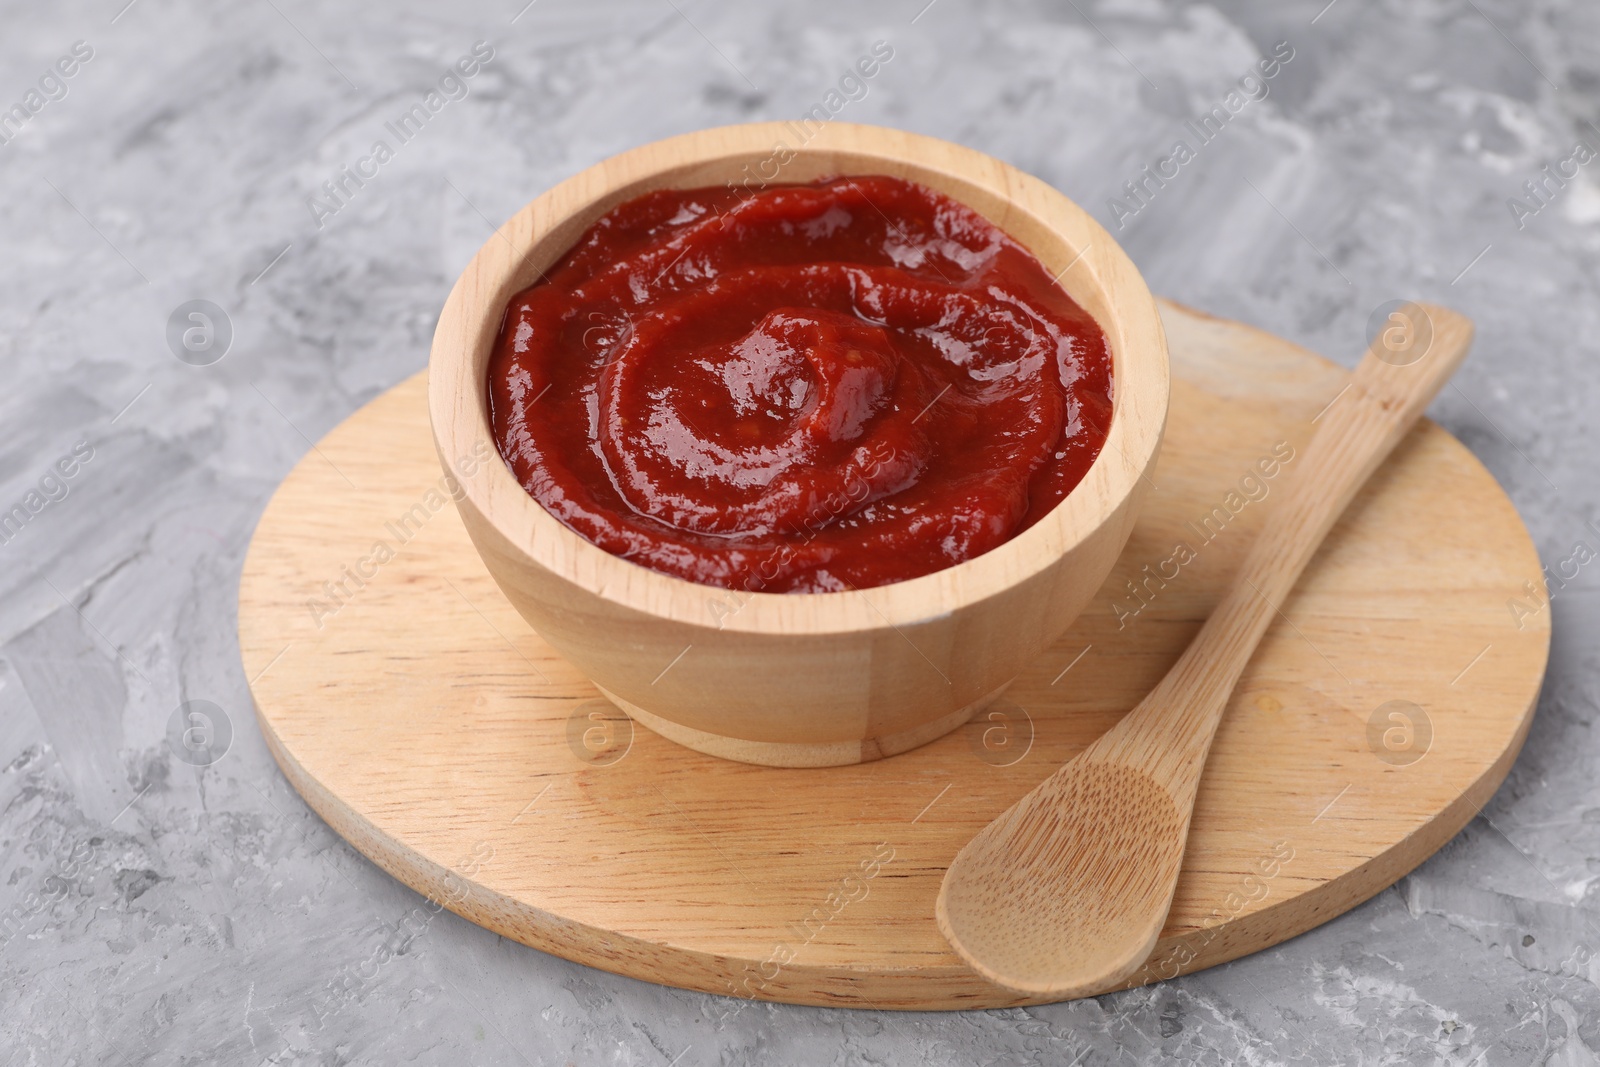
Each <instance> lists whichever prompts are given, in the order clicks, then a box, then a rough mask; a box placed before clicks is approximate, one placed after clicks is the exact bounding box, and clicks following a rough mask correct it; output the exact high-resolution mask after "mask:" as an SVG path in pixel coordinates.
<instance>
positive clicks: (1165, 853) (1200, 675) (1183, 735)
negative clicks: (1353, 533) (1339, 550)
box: [936, 304, 1472, 998]
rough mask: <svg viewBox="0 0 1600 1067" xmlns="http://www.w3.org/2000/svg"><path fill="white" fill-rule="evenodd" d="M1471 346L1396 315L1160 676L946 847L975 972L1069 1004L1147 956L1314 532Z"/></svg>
mask: <svg viewBox="0 0 1600 1067" xmlns="http://www.w3.org/2000/svg"><path fill="white" fill-rule="evenodd" d="M1471 343H1472V323H1471V321H1469V320H1468V319H1466V318H1465V317H1463V316H1461V315H1458V314H1456V313H1455V312H1453V311H1449V310H1446V309H1445V308H1440V307H1435V306H1432V305H1424V304H1407V305H1404V306H1402V307H1401V308H1400V310H1398V311H1396V312H1395V313H1394V314H1392V315H1391V316H1390V317H1389V320H1388V322H1387V324H1386V325H1385V328H1384V329H1383V330H1382V331H1381V332H1380V334H1379V336H1378V337H1377V338H1376V339H1375V340H1374V341H1373V344H1372V345H1371V347H1369V348H1368V350H1367V354H1366V356H1365V357H1364V358H1363V359H1362V361H1361V364H1360V366H1358V367H1357V368H1356V371H1355V375H1354V376H1353V377H1352V379H1351V381H1350V385H1349V386H1348V387H1347V388H1346V389H1345V391H1344V392H1343V393H1341V394H1339V396H1338V397H1336V398H1335V399H1334V400H1333V401H1332V402H1331V403H1330V404H1329V406H1328V407H1327V408H1326V409H1324V411H1323V413H1322V414H1321V415H1320V416H1318V419H1317V420H1315V421H1319V422H1320V423H1321V425H1320V426H1319V427H1318V429H1317V431H1316V433H1315V434H1314V435H1313V436H1312V438H1311V442H1310V444H1309V445H1308V446H1307V447H1306V450H1305V457H1304V458H1303V459H1302V460H1301V461H1300V467H1299V469H1298V470H1297V471H1295V472H1294V475H1293V477H1292V478H1291V479H1290V480H1289V481H1288V482H1287V484H1285V486H1284V488H1283V495H1282V496H1281V497H1280V498H1279V501H1278V503H1277V505H1276V506H1275V507H1274V508H1273V509H1272V511H1271V512H1270V514H1269V515H1268V517H1267V520H1266V524H1265V526H1264V527H1263V528H1262V530H1261V533H1260V534H1259V535H1258V536H1257V538H1256V541H1255V543H1254V544H1253V545H1252V546H1251V548H1250V552H1249V554H1248V555H1247V556H1246V558H1245V560H1244V563H1243V565H1242V566H1241V567H1240V569H1239V572H1238V574H1236V575H1235V576H1234V579H1233V581H1232V583H1231V584H1230V585H1229V586H1228V588H1227V590H1226V591H1225V592H1224V593H1223V596H1222V600H1221V602H1220V603H1219V604H1218V605H1217V608H1216V610H1215V611H1214V612H1212V614H1211V617H1210V618H1209V619H1207V620H1206V623H1205V625H1204V626H1203V627H1202V628H1201V630H1200V632H1199V634H1198V635H1197V636H1196V637H1195V639H1194V641H1193V642H1192V643H1191V644H1190V645H1189V647H1188V648H1187V649H1186V650H1185V651H1184V653H1183V655H1182V656H1181V657H1180V658H1179V659H1178V662H1177V663H1176V664H1174V665H1173V667H1172V669H1171V670H1170V671H1168V672H1167V675H1166V677H1165V678H1163V679H1162V680H1161V681H1160V683H1158V684H1157V685H1156V687H1155V688H1154V689H1153V690H1151V691H1150V693H1149V695H1147V696H1146V697H1145V698H1144V699H1143V700H1142V701H1140V702H1139V704H1138V706H1137V707H1135V708H1134V709H1133V710H1132V711H1131V712H1129V713H1128V714H1127V715H1126V716H1124V717H1123V719H1122V721H1121V722H1119V723H1118V724H1117V725H1116V726H1114V727H1113V728H1112V729H1111V730H1110V731H1108V732H1107V733H1106V734H1104V735H1103V736H1102V737H1100V738H1099V739H1098V740H1097V741H1095V742H1094V743H1093V744H1092V745H1090V746H1089V747H1088V748H1087V749H1085V750H1084V751H1083V752H1082V753H1080V754H1079V755H1078V756H1077V757H1076V758H1075V759H1073V760H1071V761H1069V762H1068V763H1067V764H1066V765H1065V766H1063V767H1062V768H1061V769H1060V770H1058V771H1056V772H1055V773H1054V774H1052V775H1051V776H1050V777H1049V778H1046V779H1045V780H1044V781H1043V782H1041V783H1040V784H1039V785H1038V786H1037V787H1035V788H1034V789H1033V791H1032V792H1030V793H1028V794H1027V795H1026V796H1024V797H1023V798H1022V799H1021V800H1019V801H1017V802H1016V803H1015V804H1013V805H1012V806H1011V807H1010V808H1008V809H1007V810H1006V811H1005V812H1004V813H1003V814H1002V815H1001V816H1000V817H999V818H997V819H996V820H995V821H994V822H992V823H990V824H989V825H988V826H986V827H984V829H983V830H982V831H981V832H980V833H979V834H978V836H977V837H975V838H973V839H972V840H971V841H969V842H968V843H967V845H966V847H965V848H963V849H962V850H961V852H960V853H959V854H957V856H956V858H955V860H954V862H952V863H951V865H950V869H949V870H948V871H946V872H945V876H944V884H943V885H942V886H941V887H940V890H939V899H938V904H937V907H936V914H937V917H938V922H939V930H940V932H941V933H943V934H944V936H945V938H946V939H947V940H948V941H949V942H950V945H951V947H953V948H954V949H955V950H956V952H957V953H959V954H960V955H961V957H962V958H963V959H965V960H966V961H967V963H969V964H970V965H971V966H972V968H973V970H975V971H977V972H978V973H979V974H981V975H983V976H984V977H985V978H988V979H989V980H990V981H992V982H994V983H996V984H997V985H1000V986H1004V987H1006V988H1008V989H1012V990H1015V991H1016V992H1019V993H1025V994H1029V995H1033V996H1050V997H1059V998H1067V997H1076V996H1083V995H1087V994H1092V993H1100V992H1104V991H1106V990H1108V989H1110V988H1112V987H1114V986H1115V985H1117V984H1118V983H1120V982H1122V981H1124V980H1125V979H1127V978H1128V977H1129V976H1130V975H1132V974H1133V973H1134V971H1135V970H1137V969H1138V967H1139V965H1140V964H1141V963H1143V962H1144V961H1145V959H1146V958H1147V957H1148V956H1149V955H1150V953H1151V951H1152V950H1153V949H1154V948H1155V944H1156V938H1157V937H1158V936H1159V935H1160V933H1161V928H1162V926H1163V925H1164V924H1165V922H1166V917H1167V910H1168V909H1169V908H1170V907H1171V906H1172V893H1173V889H1174V887H1175V886H1176V885H1177V881H1178V871H1179V868H1180V867H1181V866H1182V861H1183V851H1184V844H1185V841H1186V840H1187V838H1188V836H1189V819H1190V816H1191V815H1192V814H1193V812H1194V798H1195V791H1196V789H1197V787H1198V785H1199V782H1200V774H1201V771H1202V770H1203V768H1204V767H1205V762H1206V754H1207V752H1209V751H1210V748H1211V739H1212V737H1213V736H1215V734H1216V730H1217V724H1218V722H1219V721H1220V720H1221V718H1222V712H1223V709H1224V708H1225V707H1226V706H1227V702H1228V697H1229V695H1230V694H1231V693H1232V691H1233V687H1234V685H1235V683H1237V682H1238V680H1239V675H1240V674H1241V673H1242V672H1243V671H1244V668H1245V665H1246V664H1247V663H1248V662H1249V660H1250V657H1251V655H1252V654H1253V653H1254V652H1255V648H1256V645H1257V644H1258V643H1259V642H1260V640H1261V635H1262V634H1263V633H1265V632H1266V629H1267V626H1268V624H1269V623H1271V622H1272V620H1273V619H1274V618H1275V617H1277V616H1278V614H1279V610H1278V609H1279V608H1280V607H1281V606H1282V604H1283V602H1284V600H1285V598H1286V597H1287V596H1288V595H1289V592H1290V590H1291V589H1292V588H1293V586H1294V583H1295V580H1296V579H1297V578H1298V577H1299V576H1300V572H1301V571H1302V570H1304V569H1305V566H1306V564H1307V563H1308V562H1309V561H1310V560H1311V557H1312V556H1313V555H1314V554H1315V553H1316V550H1317V547H1318V546H1319V545H1320V544H1321V543H1322V539H1323V537H1324V536H1326V534H1327V532H1328V530H1329V529H1331V528H1332V526H1333V524H1334V522H1335V520H1337V519H1338V517H1339V515H1340V513H1341V512H1343V511H1344V509H1345V506H1346V505H1347V504H1349V503H1350V501H1351V499H1352V498H1353V497H1354V496H1355V494H1356V492H1357V490H1359V489H1360V488H1361V486H1362V484H1363V483H1364V482H1365V481H1366V480H1367V478H1368V476H1369V475H1371V474H1372V472H1373V471H1374V470H1376V469H1377V467H1378V465H1379V464H1380V463H1381V462H1382V461H1383V460H1384V458H1385V457H1386V456H1388V454H1389V452H1390V451H1391V450H1392V449H1393V448H1394V446H1395V445H1396V444H1397V443H1398V442H1399V441H1400V439H1401V438H1402V437H1404V436H1405V435H1406V432H1407V431H1408V430H1410V428H1411V425H1412V423H1414V422H1415V421H1416V420H1417V417H1418V416H1419V415H1421V414H1422V411H1423V409H1424V408H1426V407H1427V406H1428V402H1429V401H1430V400H1432V399H1433V397H1434V395H1435V394H1436V393H1438V391H1439V390H1440V389H1441V388H1442V387H1443V386H1444V383H1445V382H1446V381H1447V380H1448V379H1449V377H1450V375H1451V374H1452V373H1454V372H1455V369H1456V368H1457V367H1458V366H1460V364H1461V361H1462V360H1463V359H1464V358H1466V354H1467V348H1468V346H1469V345H1470V344H1471ZM1261 800H1262V803H1263V804H1269V803H1271V802H1272V798H1271V797H1262V798H1261Z"/></svg>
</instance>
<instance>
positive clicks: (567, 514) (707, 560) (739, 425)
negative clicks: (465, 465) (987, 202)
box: [488, 177, 1112, 593]
mask: <svg viewBox="0 0 1600 1067" xmlns="http://www.w3.org/2000/svg"><path fill="white" fill-rule="evenodd" d="M488 384H489V400H490V422H491V426H492V428H493V431H494V435H495V439H496V441H497V442H498V444H499V447H500V453H501V455H502V456H503V457H504V458H505V460H506V463H507V464H508V466H509V467H510V469H511V471H512V473H513V474H515V476H516V478H517V480H518V481H519V482H521V483H522V485H523V486H524V487H525V488H526V489H527V490H528V492H529V493H530V494H532V495H533V497H534V498H535V499H536V500H538V501H539V503H540V504H542V505H543V506H544V507H545V508H546V509H547V510H548V511H549V512H550V513H551V514H553V515H554V516H555V517H556V518H557V519H559V520H560V521H561V522H563V523H565V524H566V525H567V526H568V527H569V528H571V529H572V530H574V531H575V532H577V533H578V534H579V535H581V536H583V537H585V538H587V539H588V540H589V541H591V542H593V543H594V544H596V545H598V546H599V547H601V548H603V549H605V550H606V551H608V552H611V553H613V554H615V555H618V556H621V557H623V558H625V559H630V560H633V561H634V562H636V563H639V564H641V565H643V566H646V567H650V568H653V569H655V570H657V571H661V572H663V573H665V574H671V575H676V576H678V577H680V578H686V579H688V580H690V581H695V582H701V583H705V584H708V585H714V586H721V587H724V588H729V589H739V590H745V591H750V592H796V593H805V592H829V591H836V590H843V589H853V588H865V587H871V586H878V585H883V584H885V583H888V582H896V581H901V580H904V579H907V578H914V577H917V576H919V575H923V574H928V573H931V572H933V571H936V570H940V569H942V568H944V567H949V566H951V565H953V564H956V563H960V562H961V561H963V560H967V559H971V558H972V557H974V556H977V555H980V554H982V553H984V552H987V551H989V550H990V549H992V548H994V547H996V546H997V545H1000V544H1003V543H1004V542H1005V541H1007V540H1009V539H1010V538H1012V537H1014V536H1016V534H1018V533H1019V532H1021V531H1022V530H1025V529H1027V528H1028V527H1029V526H1031V525H1032V524H1033V523H1035V522H1037V521H1038V520H1039V519H1040V518H1042V517H1043V516H1044V515H1045V513H1047V512H1048V511H1049V510H1050V509H1051V508H1053V507H1054V506H1055V505H1056V504H1057V503H1059V502H1060V501H1061V499H1062V498H1063V497H1065V496H1066V495H1067V494H1068V493H1069V492H1071V491H1072V488H1073V487H1074V486H1075V485H1077V484H1078V482H1079V481H1080V480H1081V479H1082V478H1083V476H1084V474H1085V472H1087V471H1088V469H1089V466H1090V464H1091V463H1093V462H1094V459H1095V457H1096V455H1098V454H1099V452H1100V449H1101V447H1102V446H1103V444H1104V442H1105V437H1106V432H1107V429H1108V428H1109V426H1110V422H1111V410H1112V380H1111V359H1110V355H1109V353H1108V350H1107V347H1106V341H1105V337H1104V335H1103V333H1102V332H1101V330H1100V328H1099V326H1098V325H1096V323H1095V322H1094V320H1093V319H1092V318H1090V316H1089V315H1088V314H1087V313H1086V312H1085V311H1084V310H1083V309H1082V308H1080V307H1079V306H1078V305H1077V304H1075V303H1074V302H1073V301H1072V299H1071V298H1070V297H1069V296H1068V295H1067V294H1066V292H1065V291H1064V290H1062V289H1061V288H1060V287H1059V286H1058V285H1056V284H1055V282H1054V280H1053V279H1052V278H1051V276H1050V273H1049V272H1048V271H1046V270H1045V269H1044V267H1043V266H1042V265H1041V264H1040V263H1039V261H1038V260H1036V259H1034V258H1033V256H1032V255H1031V254H1029V253H1028V252H1027V251H1026V250H1025V249H1023V248H1022V247H1021V246H1020V245H1018V244H1017V243H1016V242H1015V241H1013V240H1012V239H1011V238H1009V237H1008V236H1006V235H1005V234H1004V233H1002V232H1001V231H1000V230H999V229H997V228H996V227H995V226H994V225H992V224H991V223H989V222H988V221H987V220H985V219H984V218H983V217H981V216H980V215H978V214H977V213H976V212H974V211H972V210H971V209H969V208H967V207H965V206H963V205H961V204H959V203H957V202H956V201H954V200H952V199H950V198H949V197H946V196H943V195H941V194H939V193H936V192H934V191H932V190H930V189H927V188H925V187H923V186H920V185H916V184H913V183H910V182H906V181H902V180H899V179H896V178H889V177H858V178H838V179H832V180H825V181H819V182H816V183H814V184H810V185H773V186H768V187H766V188H764V189H762V190H761V191H760V192H757V193H754V194H752V193H751V192H749V191H748V190H745V189H739V190H736V189H731V188H704V189H688V190H662V191H659V192H653V193H648V194H645V195H644V196H641V197H638V198H637V199H634V200H631V201H628V202H627V203H624V204H622V205H621V206H620V207H617V208H615V209H614V210H612V211H611V212H610V213H609V214H607V215H606V216H605V217H603V218H602V219H600V221H599V222H597V223H595V224H594V225H593V226H592V227H591V228H590V229H589V230H588V231H587V232H586V233H585V234H584V235H583V236H582V237H581V238H580V239H579V240H578V242H577V244H576V245H574V246H573V248H572V249H571V250H570V251H569V252H568V253H567V254H566V256H565V257H563V258H562V259H561V260H560V261H559V262H558V263H557V264H556V265H555V266H553V267H552V268H550V270H549V271H548V272H547V273H546V275H545V277H544V278H542V279H541V280H540V281H539V282H538V283H537V284H535V285H533V286H532V287H531V288H528V289H525V290H523V291H522V292H520V293H518V294H517V295H516V296H515V297H514V298H513V299H512V300H511V303H510V306H509V307H508V308H507V309H506V316H505V322H504V324H503V326H502V327H501V333H500V337H499V340H498V342H497V345H496V348H495V351H494V353H493V355H492V357H491V360H490V364H489V383H488Z"/></svg>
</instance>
